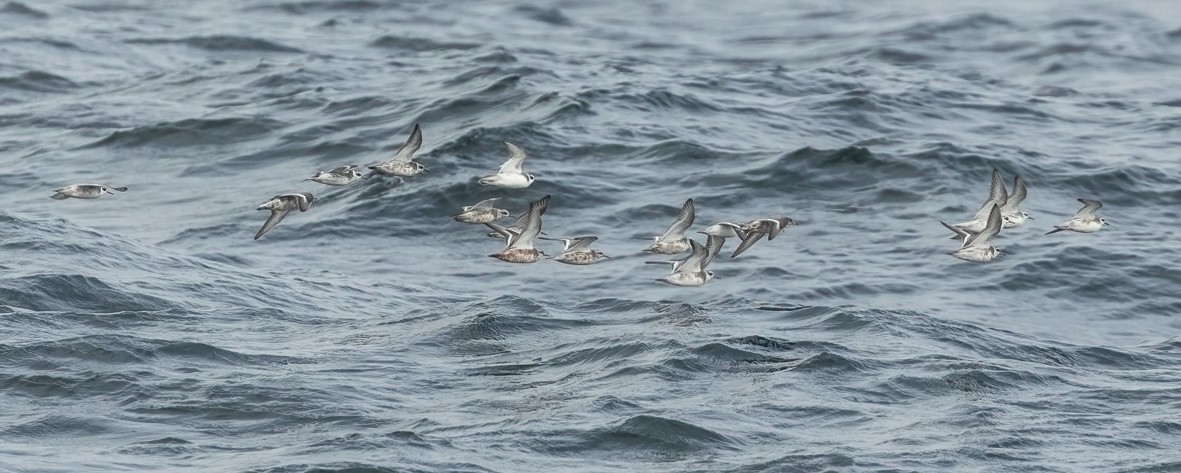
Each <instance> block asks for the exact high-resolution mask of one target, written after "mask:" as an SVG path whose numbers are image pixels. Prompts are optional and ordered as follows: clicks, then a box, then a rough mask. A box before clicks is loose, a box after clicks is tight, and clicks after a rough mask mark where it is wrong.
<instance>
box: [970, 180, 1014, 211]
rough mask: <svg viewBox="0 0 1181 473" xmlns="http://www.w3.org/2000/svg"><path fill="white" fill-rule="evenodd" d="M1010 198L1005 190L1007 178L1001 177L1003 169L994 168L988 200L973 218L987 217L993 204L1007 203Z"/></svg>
mask: <svg viewBox="0 0 1181 473" xmlns="http://www.w3.org/2000/svg"><path fill="white" fill-rule="evenodd" d="M1008 200H1009V194H1008V192H1006V191H1005V179H1004V178H1003V177H1001V171H1000V170H998V169H993V170H992V183H991V184H990V185H989V186H988V200H985V201H984V205H981V206H980V210H977V211H976V215H975V216H973V217H972V220H976V219H978V218H985V217H986V216H987V215H988V212H989V211H991V210H992V204H997V205H1005V202H1006V201H1008Z"/></svg>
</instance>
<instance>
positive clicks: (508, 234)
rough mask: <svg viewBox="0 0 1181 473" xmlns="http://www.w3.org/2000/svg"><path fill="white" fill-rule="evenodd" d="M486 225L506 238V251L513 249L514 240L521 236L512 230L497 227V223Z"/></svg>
mask: <svg viewBox="0 0 1181 473" xmlns="http://www.w3.org/2000/svg"><path fill="white" fill-rule="evenodd" d="M484 225H487V226H488V228H491V229H492V231H494V232H496V233H499V234H500V236H503V237H504V248H505V249H508V248H511V247H512V246H513V240H514V239H516V238H518V237H520V236H521V234H520V233H519V232H517V231H515V230H512V229H508V228H504V227H502V226H500V225H497V224H495V223H485V224H484Z"/></svg>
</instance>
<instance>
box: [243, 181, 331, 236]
mask: <svg viewBox="0 0 1181 473" xmlns="http://www.w3.org/2000/svg"><path fill="white" fill-rule="evenodd" d="M313 200H316V198H315V197H312V193H311V192H300V193H298V194H279V195H276V196H274V197H271V200H268V201H266V202H263V203H262V205H259V206H258V209H257V210H270V211H271V216H270V217H267V221H266V222H264V223H263V224H262V228H260V229H258V233H255V234H254V239H255V240H257V239H259V238H262V236H263V235H265V234H266V233H267V232H269V231H271V229H272V228H275V225H278V224H279V222H282V221H283V219H284V218H286V217H287V214H289V213H291V211H292V210H295V209H299V211H300V212H307V211H308V209H309V208H311V207H312V201H313Z"/></svg>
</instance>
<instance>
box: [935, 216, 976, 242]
mask: <svg viewBox="0 0 1181 473" xmlns="http://www.w3.org/2000/svg"><path fill="white" fill-rule="evenodd" d="M939 223H942V224H943V226H945V227H947V229H948V230H951V231H952V232H953V233H955V237H954V238H956V239H958V240H960V248H963V247H965V246H968V238H969V237H971V236H972V234H971V233H968V231H967V230H964V229H962V228H960V227H956V226H952V225H948V224H947V222H944V221H942V220H940V221H939Z"/></svg>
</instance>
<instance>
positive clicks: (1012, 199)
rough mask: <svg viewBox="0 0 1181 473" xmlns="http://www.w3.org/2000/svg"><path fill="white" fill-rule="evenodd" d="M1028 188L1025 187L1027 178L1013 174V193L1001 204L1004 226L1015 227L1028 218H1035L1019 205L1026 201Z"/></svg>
mask: <svg viewBox="0 0 1181 473" xmlns="http://www.w3.org/2000/svg"><path fill="white" fill-rule="evenodd" d="M1027 193H1028V190H1027V189H1026V188H1025V180H1023V179H1021V176H1016V175H1015V176H1013V193H1012V194H1009V198H1008V199H1006V200H1005V203H1004V204H1002V205H1001V218H1002V219H1004V228H1013V227H1016V226H1018V225H1021V224H1022V223H1025V221H1026V220H1033V219H1034V218H1033V217H1031V216H1029V214H1027V213H1025V212H1023V211H1022V210H1021V209H1019V208H1018V206H1020V205H1021V202H1024V201H1025V195H1026V194H1027Z"/></svg>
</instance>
